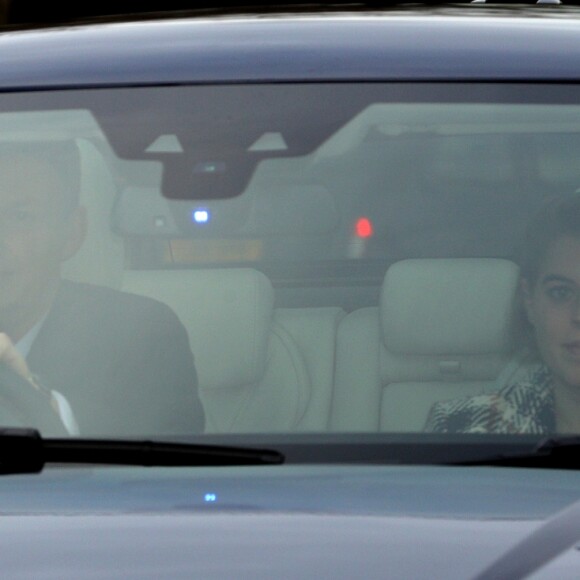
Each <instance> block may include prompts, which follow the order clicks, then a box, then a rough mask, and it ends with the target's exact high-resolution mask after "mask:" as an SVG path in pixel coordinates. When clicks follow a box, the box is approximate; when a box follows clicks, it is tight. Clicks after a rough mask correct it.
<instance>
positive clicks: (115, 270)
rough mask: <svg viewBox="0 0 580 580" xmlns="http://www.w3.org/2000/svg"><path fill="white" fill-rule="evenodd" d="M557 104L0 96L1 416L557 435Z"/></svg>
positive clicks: (570, 253) (574, 141) (216, 95)
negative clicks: (0, 136)
mask: <svg viewBox="0 0 580 580" xmlns="http://www.w3.org/2000/svg"><path fill="white" fill-rule="evenodd" d="M504 93H505V94H504ZM573 93H574V88H573V87H561V88H560V89H558V90H554V88H553V87H552V90H551V92H550V93H549V94H548V92H546V91H545V90H544V89H543V88H542V87H537V88H535V89H534V91H530V88H529V87H528V88H527V91H524V89H523V88H521V87H518V86H510V85H502V87H498V88H497V94H495V96H494V99H495V101H494V102H485V103H482V102H480V101H481V96H480V95H479V96H478V92H477V87H461V86H459V85H458V86H453V85H445V87H438V86H436V85H422V86H421V87H413V86H412V85H410V84H408V85H405V86H402V85H384V86H383V85H379V84H376V85H369V86H365V85H361V86H356V85H354V84H351V85H336V86H332V85H322V86H316V85H304V86H301V85H296V86H287V87H283V90H282V87H279V86H278V87H274V86H273V87H268V86H253V87H244V86H235V87H227V86H222V87H157V88H150V89H119V90H102V91H90V90H84V91H67V92H58V91H55V92H52V93H50V94H44V93H35V94H27V95H25V96H23V97H22V99H19V98H17V97H19V96H18V95H3V99H2V100H1V101H0V104H3V105H2V106H3V108H2V109H0V110H1V111H4V112H0V128H2V142H0V175H1V176H2V180H1V182H0V210H1V211H0V233H1V234H2V235H1V238H0V242H1V246H0V322H1V326H0V330H1V331H2V333H1V334H0V362H1V363H2V370H3V372H4V374H5V375H6V376H4V375H0V397H1V402H2V404H1V405H0V413H1V414H0V423H1V424H6V425H27V426H36V427H38V428H40V429H41V431H42V432H43V434H47V435H50V434H69V435H74V436H76V435H81V436H85V435H86V436H101V437H103V436H111V437H118V436H139V437H140V436H147V437H155V436H177V437H187V436H188V435H192V434H199V433H226V434H227V433H275V432H289V433H297V432H305V433H316V432H331V433H334V432H341V433H356V432H402V433H410V432H415V433H425V434H426V435H425V436H426V437H428V436H429V435H428V434H429V433H431V432H438V433H439V432H442V433H501V434H545V433H551V432H559V433H566V434H569V433H578V432H580V424H579V423H580V409H577V407H579V406H580V395H578V393H579V392H580V391H578V389H579V388H580V306H579V301H580V290H579V288H580V258H579V256H580V201H579V200H580V196H578V194H577V193H576V191H577V190H578V188H579V187H580V167H579V166H578V164H577V163H576V159H578V156H579V154H580V126H577V118H578V107H577V106H576V105H569V104H554V103H550V102H549V101H548V98H547V97H548V96H550V98H552V99H553V98H555V97H558V98H559V97H561V103H569V102H575V100H574V99H573V98H572V97H573V96H574V95H573ZM256 99H259V101H260V103H263V107H261V108H260V107H250V106H249V105H250V104H251V103H255V102H256ZM240 102H244V103H247V104H248V107H240ZM289 103H292V104H293V105H292V106H290V105H289ZM296 103H301V105H300V106H296ZM249 111H250V112H249ZM171 192H173V193H176V192H177V193H179V195H177V197H180V199H168V198H167V197H164V195H163V194H164V193H165V194H167V193H169V194H171Z"/></svg>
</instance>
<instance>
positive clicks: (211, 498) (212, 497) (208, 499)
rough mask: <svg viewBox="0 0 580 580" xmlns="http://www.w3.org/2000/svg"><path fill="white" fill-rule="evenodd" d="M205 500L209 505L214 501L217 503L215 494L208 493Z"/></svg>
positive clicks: (204, 497)
mask: <svg viewBox="0 0 580 580" xmlns="http://www.w3.org/2000/svg"><path fill="white" fill-rule="evenodd" d="M203 499H204V500H205V501H206V502H208V503H213V502H214V501H217V495H216V494H215V493H206V494H205V495H204V496H203Z"/></svg>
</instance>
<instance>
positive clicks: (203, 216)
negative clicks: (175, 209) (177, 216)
mask: <svg viewBox="0 0 580 580" xmlns="http://www.w3.org/2000/svg"><path fill="white" fill-rule="evenodd" d="M191 221H193V222H194V223H196V224H207V223H208V222H209V211H208V210H207V209H194V210H192V212H191Z"/></svg>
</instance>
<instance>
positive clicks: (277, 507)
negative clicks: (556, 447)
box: [0, 466, 580, 578]
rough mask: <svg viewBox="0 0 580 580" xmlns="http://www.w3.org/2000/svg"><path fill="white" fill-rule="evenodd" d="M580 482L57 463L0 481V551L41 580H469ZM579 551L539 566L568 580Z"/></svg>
mask: <svg viewBox="0 0 580 580" xmlns="http://www.w3.org/2000/svg"><path fill="white" fill-rule="evenodd" d="M579 484H580V475H577V474H576V473H575V472H563V471H539V470H538V471H537V470H526V469H502V468H452V467H427V466H425V467H413V466H404V467H388V466H387V467H381V466H376V467H374V466H369V467H367V466H280V467H264V468H262V467H258V468H253V467H249V468H217V469H216V468H211V469H209V468H208V469H206V468H203V469H190V468H186V469H181V468H177V469H176V468H173V469H167V468H166V469H157V468H138V469H126V468H96V469H95V468H66V469H62V468H52V469H48V470H46V471H45V472H44V473H43V474H41V475H39V476H12V477H5V478H2V479H0V506H1V510H2V514H3V517H2V518H1V519H0V530H1V532H2V547H3V549H2V555H1V556H0V561H1V562H2V570H3V573H4V574H6V575H8V576H9V577H10V576H12V575H13V576H19V577H20V576H23V577H35V578H72V577H75V578H76V577H79V576H81V577H84V576H88V577H98V578H112V577H119V576H122V577H125V578H132V577H135V578H137V577H138V578H158V577H161V576H163V577H171V578H191V577H192V576H194V577H200V578H231V577H237V578H245V577H248V578H272V577H277V578H304V577H317V578H353V577H356V576H361V577H364V578H389V577H393V578H439V577H441V578H443V577H444V578H469V577H472V576H473V575H475V574H476V573H477V572H479V571H481V570H482V569H484V568H485V567H486V566H487V565H489V564H490V563H492V562H493V561H494V560H495V559H497V558H498V557H499V556H501V555H502V554H504V553H505V552H506V551H507V550H508V549H509V548H511V547H513V546H514V545H515V544H517V543H518V542H519V541H521V540H522V539H524V538H525V537H526V536H528V535H529V534H530V533H532V532H533V531H535V530H537V529H539V528H541V527H542V525H543V524H544V523H545V521H546V520H548V519H549V518H551V517H552V516H553V515H554V514H556V513H557V512H559V511H560V510H562V509H564V508H566V506H568V505H570V504H571V503H573V502H575V501H576V500H578V499H579V498H580V485H579ZM579 559H580V554H579V553H578V552H577V551H575V550H574V549H573V548H571V549H570V550H569V551H567V552H565V553H564V554H562V555H561V556H560V557H559V558H557V559H556V560H554V561H553V562H552V564H551V565H550V566H548V567H547V568H546V570H547V571H548V572H549V575H551V577H554V576H553V575H554V574H555V573H556V574H557V575H558V577H566V574H570V577H572V572H574V571H575V572H576V574H578V570H579V569H580V568H579V567H578V566H580V561H578V560H579ZM555 570H557V572H555ZM546 577H548V576H546Z"/></svg>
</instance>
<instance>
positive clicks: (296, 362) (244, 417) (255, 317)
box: [123, 268, 344, 433]
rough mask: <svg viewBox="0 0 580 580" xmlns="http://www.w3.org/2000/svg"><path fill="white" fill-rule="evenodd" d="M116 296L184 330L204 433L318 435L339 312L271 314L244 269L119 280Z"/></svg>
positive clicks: (263, 289)
mask: <svg viewBox="0 0 580 580" xmlns="http://www.w3.org/2000/svg"><path fill="white" fill-rule="evenodd" d="M123 289H124V290H127V291H129V292H135V293H137V294H144V295H146V296H151V297H153V298H156V299H157V300H161V301H162V302H165V303H166V304H168V305H169V306H170V307H171V308H172V309H173V310H174V311H175V312H176V313H177V315H178V316H179V318H180V319H181V321H182V322H183V324H184V325H185V326H186V328H187V331H188V334H189V338H190V341H191V347H192V351H193V353H194V356H195V363H196V368H197V371H198V379H199V387H200V395H201V399H202V402H203V405H204V408H205V410H206V415H207V431H208V432H214V433H229V432H261V431H266V432H267V431H297V430H302V431H304V430H324V429H326V428H327V425H328V419H329V410H330V398H331V387H332V382H333V372H334V343H335V336H336V331H337V328H338V323H339V321H340V319H341V318H342V316H343V314H344V313H343V311H342V310H340V309H339V308H317V309H306V310H301V309H296V310H294V309H284V310H281V311H278V312H276V313H274V309H273V304H274V291H273V289H272V285H271V284H270V281H269V280H268V279H267V278H266V277H265V276H264V275H263V274H261V273H260V272H258V271H256V270H253V269H250V268H233V269H215V270H211V269H203V270H175V271H132V272H126V274H125V277H124V281H123Z"/></svg>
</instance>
